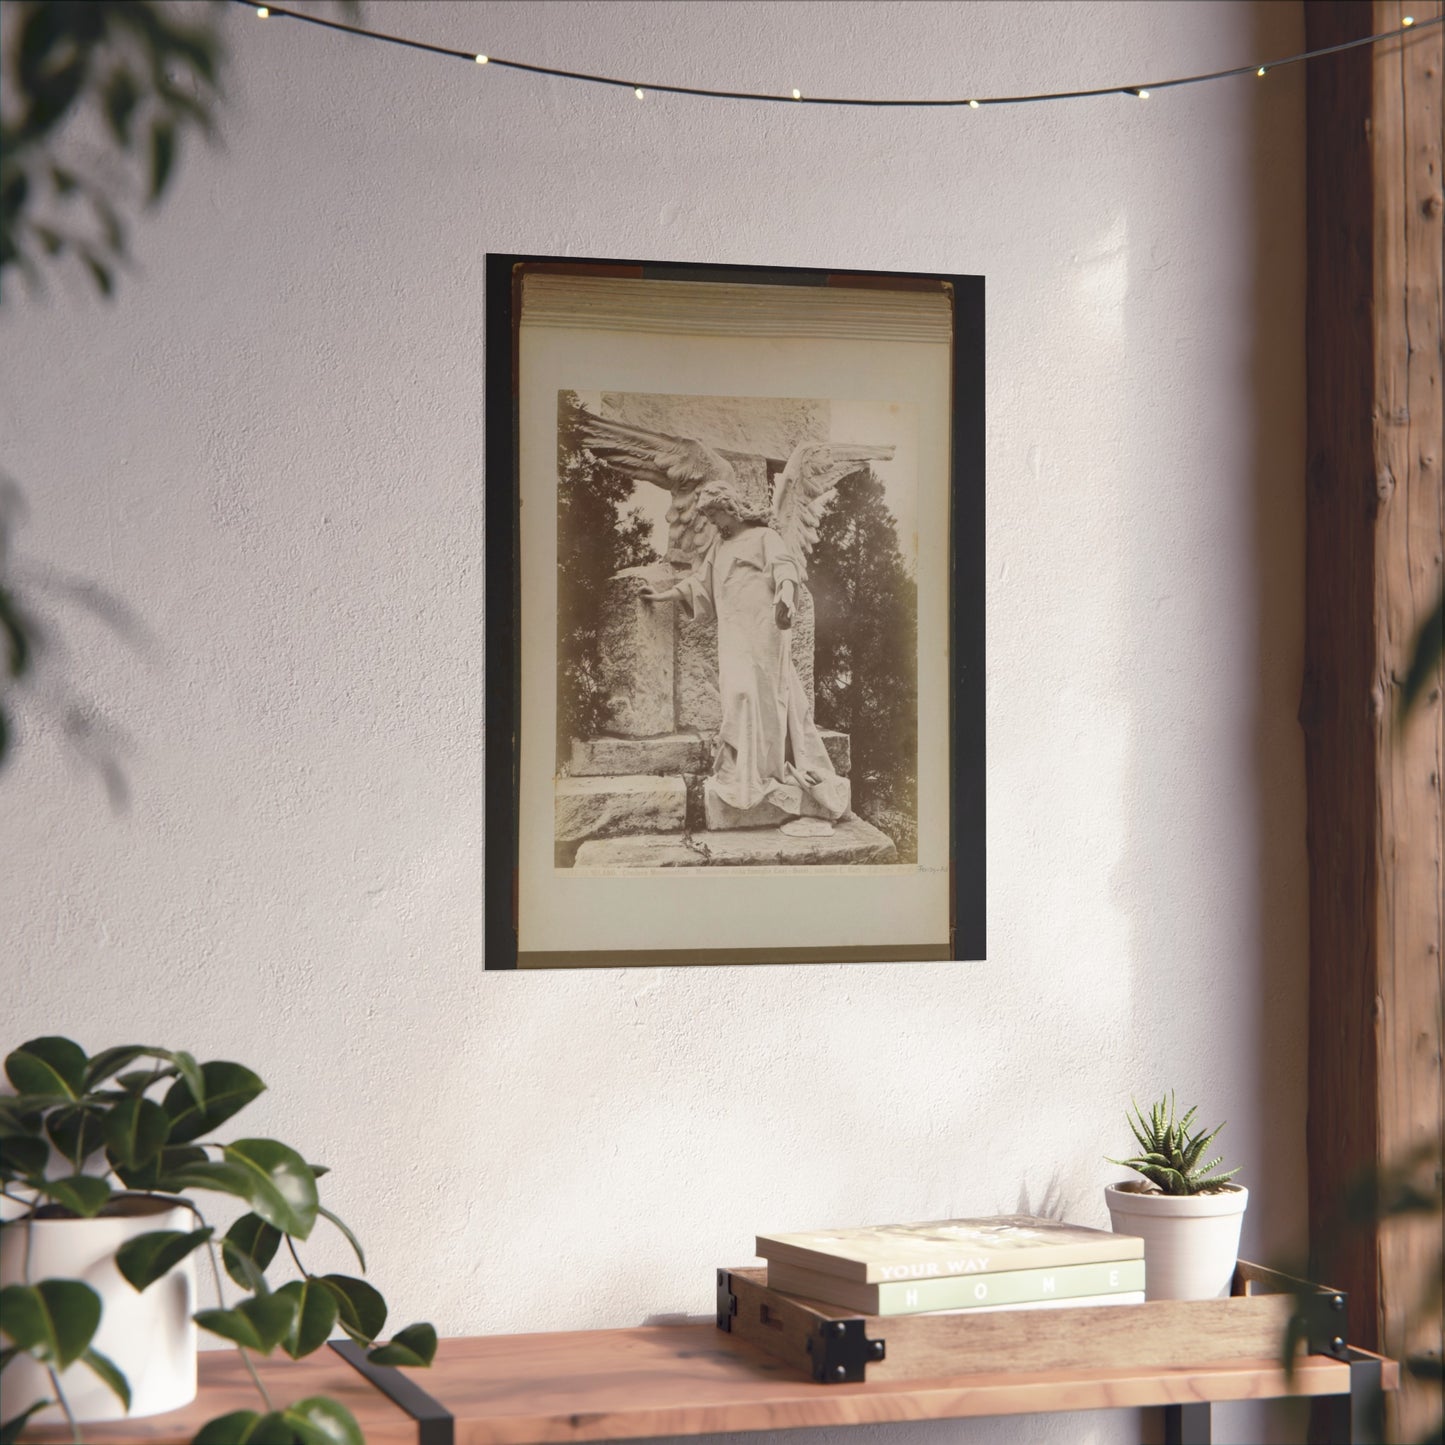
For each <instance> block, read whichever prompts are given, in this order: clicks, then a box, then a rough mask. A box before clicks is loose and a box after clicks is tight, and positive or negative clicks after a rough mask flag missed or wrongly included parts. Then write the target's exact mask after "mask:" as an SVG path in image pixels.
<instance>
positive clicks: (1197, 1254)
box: [1104, 1180, 1249, 1300]
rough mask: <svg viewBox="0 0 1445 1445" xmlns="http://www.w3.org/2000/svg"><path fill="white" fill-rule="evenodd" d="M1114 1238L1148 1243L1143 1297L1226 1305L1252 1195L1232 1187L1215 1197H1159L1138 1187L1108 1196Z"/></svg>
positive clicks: (1129, 1185)
mask: <svg viewBox="0 0 1445 1445" xmlns="http://www.w3.org/2000/svg"><path fill="white" fill-rule="evenodd" d="M1104 1199H1105V1202H1106V1203H1107V1204H1108V1206H1109V1218H1110V1221H1111V1222H1112V1225H1113V1230H1114V1233H1115V1234H1134V1235H1138V1236H1139V1237H1140V1238H1141V1239H1143V1241H1144V1297H1145V1299H1149V1300H1160V1299H1222V1298H1224V1297H1225V1296H1226V1295H1228V1294H1229V1287H1230V1284H1231V1282H1232V1281H1233V1279H1234V1266H1235V1264H1236V1262H1237V1261H1238V1259H1239V1230H1240V1226H1241V1225H1242V1224H1243V1222H1244V1210H1245V1206H1246V1205H1247V1204H1248V1203H1249V1190H1247V1189H1246V1188H1245V1187H1244V1186H1243V1185H1242V1184H1231V1185H1229V1186H1228V1187H1227V1188H1225V1189H1221V1190H1218V1191H1217V1192H1215V1193H1212V1194H1159V1193H1156V1192H1154V1191H1152V1190H1151V1189H1150V1187H1149V1186H1148V1185H1147V1184H1145V1183H1143V1181H1142V1180H1141V1181H1139V1182H1138V1183H1136V1182H1135V1181H1133V1180H1128V1181H1126V1182H1125V1183H1122V1184H1110V1185H1109V1186H1108V1187H1107V1188H1106V1189H1105V1190H1104Z"/></svg>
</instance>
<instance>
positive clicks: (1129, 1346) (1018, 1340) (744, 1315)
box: [717, 1260, 1350, 1384]
mask: <svg viewBox="0 0 1445 1445" xmlns="http://www.w3.org/2000/svg"><path fill="white" fill-rule="evenodd" d="M717 1289H718V1310H717V1323H718V1328H719V1329H722V1330H727V1331H729V1332H730V1333H732V1334H735V1335H737V1336H739V1337H740V1338H741V1339H743V1340H746V1341H747V1342H748V1343H749V1344H752V1345H756V1346H757V1347H758V1348H760V1349H762V1350H765V1351H766V1352H767V1353H768V1354H770V1355H774V1356H776V1357H777V1358H778V1359H780V1360H782V1361H784V1362H785V1363H787V1364H789V1365H792V1366H793V1367H794V1368H796V1369H798V1370H801V1371H803V1372H804V1373H805V1374H809V1375H811V1376H812V1377H813V1379H814V1380H816V1381H818V1382H819V1383H823V1384H844V1383H857V1382H859V1381H862V1380H913V1379H922V1378H926V1377H928V1376H935V1375H958V1374H961V1373H969V1374H972V1373H975V1372H984V1371H1030V1370H1053V1369H1060V1368H1064V1369H1090V1368H1109V1367H1112V1366H1118V1365H1129V1366H1137V1367H1141V1368H1156V1367H1158V1368H1162V1367H1167V1366H1170V1365H1174V1364H1177V1363H1178V1362H1179V1361H1180V1360H1188V1361H1190V1362H1191V1363H1192V1364H1195V1365H1207V1364H1223V1363H1226V1362H1228V1361H1232V1360H1270V1359H1274V1360H1282V1359H1283V1355H1284V1338H1285V1331H1286V1329H1287V1328H1288V1327H1289V1322H1290V1320H1291V1318H1292V1317H1296V1316H1298V1318H1299V1322H1300V1323H1299V1326H1298V1329H1299V1334H1300V1346H1299V1348H1300V1351H1301V1352H1302V1353H1304V1354H1308V1355H1325V1356H1328V1357H1329V1358H1331V1359H1336V1360H1345V1361H1347V1360H1348V1359H1349V1358H1350V1354H1349V1346H1348V1340H1349V1326H1348V1322H1347V1321H1348V1304H1347V1300H1346V1296H1345V1294H1344V1293H1343V1291H1340V1290H1333V1289H1329V1288H1328V1287H1326V1286H1323V1285H1314V1284H1306V1283H1303V1282H1301V1281H1298V1280H1294V1279H1291V1278H1290V1277H1289V1276H1287V1275H1282V1274H1278V1273H1276V1272H1275V1271H1274V1270H1268V1269H1264V1268H1263V1267H1261V1266H1260V1265H1256V1264H1249V1263H1247V1262H1246V1261H1244V1260H1241V1261H1240V1262H1239V1264H1238V1265H1237V1266H1236V1268H1235V1275H1234V1283H1233V1286H1232V1290H1233V1292H1232V1294H1231V1295H1230V1297H1229V1298H1228V1299H1218V1300H1155V1301H1153V1302H1152V1303H1146V1304H1134V1305H1117V1306H1086V1307H1082V1308H1079V1309H1066V1308H1060V1309H1048V1310H1010V1311H1000V1312H997V1313H987V1314H976V1315H970V1314H967V1313H963V1314H916V1315H889V1316H887V1317H883V1316H879V1315H860V1314H858V1313H856V1312H855V1311H852V1310H847V1309H843V1308H841V1307H839V1306H837V1305H830V1304H826V1303H824V1302H822V1301H820V1300H811V1299H804V1298H802V1297H800V1296H797V1295H789V1294H783V1293H782V1292H781V1291H779V1290H775V1289H770V1288H769V1287H768V1283H767V1270H765V1269H756V1268H743V1269H720V1270H718V1272H717Z"/></svg>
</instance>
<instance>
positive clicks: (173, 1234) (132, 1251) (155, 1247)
mask: <svg viewBox="0 0 1445 1445" xmlns="http://www.w3.org/2000/svg"><path fill="white" fill-rule="evenodd" d="M214 1233H215V1230H213V1229H211V1228H210V1227H209V1226H207V1227H206V1228H205V1229H197V1230H195V1231H193V1232H192V1233H190V1234H187V1233H185V1232H184V1231H183V1230H179V1229H155V1230H152V1231H151V1232H150V1233H149V1234H138V1235H136V1237H135V1238H134V1239H128V1240H126V1242H125V1243H124V1244H123V1245H121V1247H120V1248H119V1249H117V1250H116V1252H115V1267H116V1268H117V1269H118V1270H119V1271H120V1272H121V1273H122V1274H123V1275H124V1276H125V1277H126V1279H127V1280H128V1281H129V1283H130V1286H131V1288H132V1289H134V1290H137V1291H139V1290H144V1289H148V1288H149V1287H150V1286H151V1285H153V1284H154V1283H155V1282H156V1281H157V1280H158V1279H164V1278H165V1276H166V1275H168V1274H169V1273H170V1272H171V1271H172V1270H173V1269H174V1268H175V1267H176V1266H177V1265H178V1264H179V1263H180V1262H181V1261H182V1260H183V1259H184V1258H185V1257H186V1256H187V1255H188V1254H189V1253H190V1252H191V1251H192V1250H193V1249H199V1248H200V1247H201V1245H203V1244H204V1243H205V1242H206V1241H207V1240H208V1239H209V1238H210V1237H211V1235H212V1234H214Z"/></svg>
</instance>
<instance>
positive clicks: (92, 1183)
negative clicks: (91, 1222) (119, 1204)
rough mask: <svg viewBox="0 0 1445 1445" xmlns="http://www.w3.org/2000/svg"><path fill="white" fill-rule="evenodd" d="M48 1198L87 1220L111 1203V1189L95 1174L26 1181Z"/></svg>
mask: <svg viewBox="0 0 1445 1445" xmlns="http://www.w3.org/2000/svg"><path fill="white" fill-rule="evenodd" d="M26 1182H27V1183H28V1184H29V1185H30V1187H31V1188H32V1189H37V1190H39V1191H40V1193H41V1194H44V1195H45V1196H46V1197H47V1198H49V1199H53V1200H54V1201H55V1202H56V1203H57V1204H60V1205H63V1206H64V1207H65V1208H66V1209H69V1210H72V1211H73V1212H74V1213H76V1214H79V1215H83V1216H84V1217H85V1218H86V1219H90V1218H92V1217H93V1216H94V1215H96V1214H99V1213H100V1211H101V1210H102V1209H104V1208H105V1206H106V1205H107V1204H108V1203H110V1196H111V1187H110V1185H109V1184H107V1183H106V1182H105V1180H104V1179H97V1178H96V1177H95V1175H94V1174H72V1175H70V1176H69V1177H68V1178H66V1179H31V1180H27V1181H26Z"/></svg>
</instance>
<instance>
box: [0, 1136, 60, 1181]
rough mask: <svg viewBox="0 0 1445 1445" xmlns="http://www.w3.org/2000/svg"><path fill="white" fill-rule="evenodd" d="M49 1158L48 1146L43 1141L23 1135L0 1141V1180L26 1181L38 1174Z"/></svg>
mask: <svg viewBox="0 0 1445 1445" xmlns="http://www.w3.org/2000/svg"><path fill="white" fill-rule="evenodd" d="M49 1158H50V1145H49V1144H47V1143H46V1142H45V1140H44V1139H34V1138H26V1137H25V1136H24V1135H19V1136H12V1137H10V1138H4V1139H0V1179H27V1178H29V1177H30V1176H31V1175H32V1174H40V1173H43V1172H44V1170H45V1165H46V1163H47V1161H48V1160H49Z"/></svg>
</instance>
